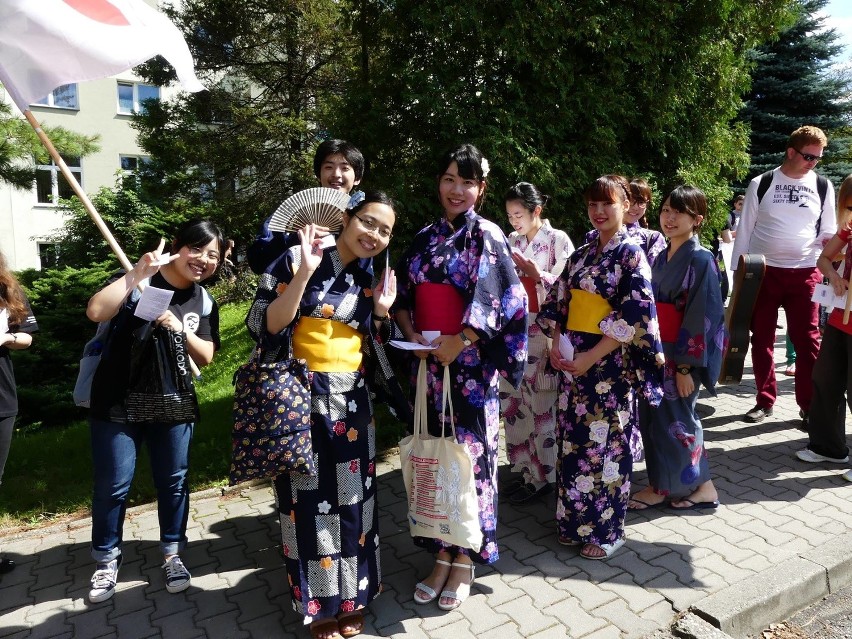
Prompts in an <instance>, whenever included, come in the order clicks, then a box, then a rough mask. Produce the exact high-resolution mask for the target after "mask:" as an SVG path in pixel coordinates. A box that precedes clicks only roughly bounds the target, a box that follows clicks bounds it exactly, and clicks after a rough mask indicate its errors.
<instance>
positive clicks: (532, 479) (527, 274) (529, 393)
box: [500, 182, 574, 503]
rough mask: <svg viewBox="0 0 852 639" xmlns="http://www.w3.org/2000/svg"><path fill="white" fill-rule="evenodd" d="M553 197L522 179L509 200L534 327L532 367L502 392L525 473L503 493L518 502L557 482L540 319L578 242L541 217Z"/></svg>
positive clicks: (552, 378) (512, 238) (509, 449)
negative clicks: (540, 311)
mask: <svg viewBox="0 0 852 639" xmlns="http://www.w3.org/2000/svg"><path fill="white" fill-rule="evenodd" d="M548 199H549V197H548V196H547V195H542V194H541V192H540V191H539V190H538V189H537V188H536V187H535V186H533V185H532V184H530V183H529V182H519V183H518V184H516V185H515V186H513V187H512V188H511V189H509V191H508V192H507V193H506V196H505V198H504V200H505V205H506V215H507V217H508V218H509V224H511V225H512V228H513V229H515V230H514V232H513V233H512V234H511V235H509V246H511V248H512V260H513V261H514V262H515V269H516V270H517V273H518V277H520V278H521V283H522V284H523V285H524V288H525V289H526V291H527V301H528V304H529V329H528V339H529V342H528V345H527V366H526V369H525V371H524V378H523V381H522V382H521V386H520V387H519V388H518V389H517V390H515V389H512V388H507V387H508V384H505V385H504V387H503V389H502V391H501V393H500V402H501V409H502V415H503V424H504V429H505V432H506V453H507V454H508V457H509V463H510V464H511V465H512V471H513V472H516V473H520V476H518V477H517V478H516V479H515V480H513V481H512V482H511V483H510V484H509V485H508V486H506V487H505V488H504V489H503V490H502V493H503V494H504V495H507V496H508V497H509V501H512V502H514V503H524V502H527V501H530V500H533V499H537V498H538V497H541V496H542V495H545V494H547V493H549V492H551V491H552V490H553V483H554V482H555V481H556V434H555V428H556V414H555V412H554V408H555V406H556V390H557V388H556V387H557V382H558V378H557V375H558V373H557V372H556V371H554V370H553V369H552V368H551V367H550V362H549V357H550V347H551V344H550V339H548V338H547V336H545V335H544V333H542V332H541V329H540V328H539V326H538V324H536V323H535V318H536V315H537V314H538V308H539V304H541V302H543V301H544V296H545V295H546V294H547V291H548V290H550V287H551V286H552V285H553V283H554V282H555V281H556V279H557V278H558V277H559V274H560V273H562V269H563V268H565V262H566V261H567V260H568V256H569V255H571V253H573V252H574V245H573V244H572V243H571V240H570V238H569V237H568V235H567V234H566V233H565V232H564V231H560V230H557V229H554V228H553V227H552V226H551V225H550V222H549V221H548V220H546V219H542V210H543V209H544V207H545V205H546V204H547V201H548Z"/></svg>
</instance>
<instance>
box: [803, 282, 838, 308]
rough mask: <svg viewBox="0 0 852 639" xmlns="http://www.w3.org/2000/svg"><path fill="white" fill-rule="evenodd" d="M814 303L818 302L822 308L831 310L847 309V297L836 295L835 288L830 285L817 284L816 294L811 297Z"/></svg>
mask: <svg viewBox="0 0 852 639" xmlns="http://www.w3.org/2000/svg"><path fill="white" fill-rule="evenodd" d="M811 301H812V302H816V303H817V304H820V305H821V306H826V307H828V308H829V309H831V308H842V309H845V308H846V295H843V296H840V295H835V294H834V288H833V287H832V286H831V285H830V284H817V285H816V287H815V288H814V294H813V296H812V297H811Z"/></svg>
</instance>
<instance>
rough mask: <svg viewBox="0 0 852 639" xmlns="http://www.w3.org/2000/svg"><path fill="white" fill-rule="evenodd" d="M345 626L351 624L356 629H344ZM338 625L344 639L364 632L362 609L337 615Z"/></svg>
mask: <svg viewBox="0 0 852 639" xmlns="http://www.w3.org/2000/svg"><path fill="white" fill-rule="evenodd" d="M344 626H350V627H353V628H355V630H343V628H344ZM337 627H338V628H339V630H338V632H340V636H341V637H344V639H350V637H354V636H356V635H360V634H361V633H362V632H364V615H363V613H362V612H361V611H360V610H356V611H355V612H347V613H344V614H342V615H338V616H337Z"/></svg>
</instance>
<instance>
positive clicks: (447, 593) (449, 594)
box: [438, 561, 476, 610]
mask: <svg viewBox="0 0 852 639" xmlns="http://www.w3.org/2000/svg"><path fill="white" fill-rule="evenodd" d="M457 566H458V567H461V568H468V567H469V568H470V583H467V584H459V586H458V588H459V589H458V591H453V590H444V591H443V592H442V593H441V599H444V598H447V599H453V600H454V601H453V603H450V604H444V603H441V602H440V600H439V601H438V608H440V609H441V610H455V609H456V608H458V607H459V606H461V605H462V603H463V602H464V600H465V599H467V598H468V595H470V587H471V586H472V585H473V580H474V572H475V570H476V567H475V566H474V565H473V564H472V563H471V564H463V563H461V562H458V561H454V562H453V568H455V567H457Z"/></svg>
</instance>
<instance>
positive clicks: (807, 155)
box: [794, 149, 822, 162]
mask: <svg viewBox="0 0 852 639" xmlns="http://www.w3.org/2000/svg"><path fill="white" fill-rule="evenodd" d="M794 150H795V151H796V153H798V154H799V155H801V156H802V157H803V158H804V159H805V162H819V161H820V160H821V159H822V156H821V155H811V154H810V153H802V152H801V151H799V149H794Z"/></svg>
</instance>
